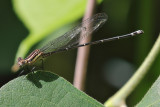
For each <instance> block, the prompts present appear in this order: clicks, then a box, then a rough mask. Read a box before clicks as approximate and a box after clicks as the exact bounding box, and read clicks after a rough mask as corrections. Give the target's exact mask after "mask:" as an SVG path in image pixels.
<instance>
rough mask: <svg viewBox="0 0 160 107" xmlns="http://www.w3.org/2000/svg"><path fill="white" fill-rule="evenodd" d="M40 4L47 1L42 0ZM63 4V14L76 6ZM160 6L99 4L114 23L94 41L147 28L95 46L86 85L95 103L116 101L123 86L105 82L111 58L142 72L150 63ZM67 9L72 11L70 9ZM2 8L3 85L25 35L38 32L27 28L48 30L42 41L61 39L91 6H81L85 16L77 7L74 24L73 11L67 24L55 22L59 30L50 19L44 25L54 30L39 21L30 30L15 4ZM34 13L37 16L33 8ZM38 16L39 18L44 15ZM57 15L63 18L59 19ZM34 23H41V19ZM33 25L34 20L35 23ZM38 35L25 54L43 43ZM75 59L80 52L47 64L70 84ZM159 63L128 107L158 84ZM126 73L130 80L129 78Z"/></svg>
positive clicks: (111, 0)
mask: <svg viewBox="0 0 160 107" xmlns="http://www.w3.org/2000/svg"><path fill="white" fill-rule="evenodd" d="M15 1H16V0H15ZM19 1H20V0H19ZM82 1H83V0H82ZM26 2H29V1H26ZM59 2H60V1H59ZM75 2H77V1H75ZM39 3H41V1H40V2H39ZM63 3H65V2H63V1H62V3H60V4H59V6H58V5H56V7H57V8H60V9H62V10H61V11H63V10H64V11H65V10H66V12H67V10H68V8H70V6H69V5H68V3H69V2H67V3H66V4H64V5H61V4H63ZM83 3H84V1H83ZM26 4H27V3H26ZM84 4H85V3H84ZM159 4H160V1H152V0H149V1H146V0H141V1H138V0H129V1H128V0H121V1H119V0H104V1H103V2H102V4H100V5H99V6H97V10H96V12H97V13H98V12H105V13H107V15H108V18H109V19H108V21H107V23H106V24H105V25H104V27H102V28H101V29H100V30H99V31H98V32H97V33H95V36H94V37H93V40H98V39H102V38H107V37H111V36H115V35H120V34H125V33H129V32H132V31H134V30H137V29H142V30H144V32H145V34H143V35H142V36H138V37H135V38H129V39H126V40H120V41H115V42H110V43H105V44H102V45H96V46H92V48H91V55H90V59H89V67H88V75H87V83H86V93H87V94H89V95H90V96H92V97H94V98H95V99H97V100H98V101H101V102H102V103H103V102H104V101H106V98H107V97H110V96H111V95H112V94H113V93H115V92H116V91H117V90H118V87H114V86H113V85H112V84H109V83H108V82H107V81H105V79H103V68H104V66H105V63H106V62H107V61H109V60H112V58H114V59H115V58H118V59H123V60H126V61H127V62H129V63H131V64H132V65H133V66H134V67H135V68H138V67H139V66H140V64H141V62H142V61H143V60H144V58H145V57H146V55H147V54H148V52H149V51H150V49H151V47H152V45H153V43H154V41H155V40H156V38H157V36H158V34H159V28H160V26H159V23H160V21H159V17H160V14H159ZM17 5H18V4H17ZM50 5H51V4H50ZM54 5H55V4H53V7H51V8H54ZM65 5H66V8H65V7H64V6H65ZM77 5H78V4H77ZM33 7H34V6H33V5H31V7H30V9H32V8H33ZM42 7H43V5H42ZM67 7H68V8H67ZM0 8H1V9H0V14H1V17H0V21H1V24H0V35H1V36H0V41H1V42H0V46H1V53H0V56H1V60H0V73H1V74H0V77H1V85H2V84H4V83H6V82H7V81H9V80H10V78H11V76H10V75H11V73H10V67H11V65H12V64H13V63H14V58H15V54H16V52H17V49H18V46H19V44H20V42H21V41H22V40H23V39H24V38H25V37H27V35H28V34H30V35H31V33H32V32H30V31H28V30H27V29H32V30H31V31H34V32H36V33H37V32H38V31H40V32H41V30H42V32H41V33H43V34H42V35H43V36H42V35H41V37H40V39H42V38H44V37H45V36H48V35H51V36H49V37H47V38H48V39H51V38H53V36H54V37H58V36H60V35H61V34H63V33H64V32H66V31H67V30H68V29H70V28H71V25H66V26H65V27H64V24H68V23H71V22H72V21H75V20H77V19H78V18H80V17H81V16H82V14H83V12H84V9H85V7H84V6H82V7H81V8H83V12H82V11H81V12H80V10H79V9H77V8H78V6H77V7H75V9H74V10H70V11H74V12H73V14H74V15H75V17H72V18H71V19H72V20H71V19H70V20H69V19H65V18H69V17H71V16H70V14H72V13H69V12H70V11H69V10H68V13H66V14H64V16H63V18H64V19H65V20H63V21H62V22H57V20H56V19H55V20H56V23H57V24H58V23H59V25H56V27H53V26H54V25H53V23H55V21H53V23H49V20H50V19H48V20H47V22H48V23H44V22H43V21H42V24H51V26H50V27H49V28H48V29H49V30H47V31H43V26H41V25H38V23H36V22H35V24H34V25H31V24H26V26H27V28H25V26H24V25H23V23H22V22H21V21H20V20H19V19H18V18H17V15H16V14H15V13H14V11H13V7H12V3H11V1H7V0H1V1H0ZM14 8H15V7H14ZM16 8H18V6H16ZM23 8H25V7H23ZM38 8H39V7H38ZM30 11H31V12H32V10H30ZM33 12H34V11H33ZM55 12H56V13H58V14H61V12H60V11H57V10H56V11H55ZM76 12H79V15H76V14H78V13H76ZM28 14H30V13H28ZM62 15H63V14H62ZM36 16H37V17H38V15H36ZM51 16H52V15H51ZM19 17H22V16H19ZM28 17H30V16H28ZM43 17H46V16H42V17H41V18H43ZM56 17H58V16H57V15H56ZM58 18H59V17H58ZM73 18H74V19H73ZM60 19H61V18H60ZM34 20H37V21H39V20H38V19H34ZM44 21H45V20H44ZM23 22H24V21H23ZM30 22H34V21H33V20H32V21H30ZM39 22H41V21H39ZM62 23H63V25H62ZM34 26H38V28H37V29H35V30H33V29H34V28H33V27H34ZM62 26H63V28H62ZM53 28H54V29H53ZM51 29H52V30H51ZM64 29H65V30H64ZM55 31H60V33H59V34H57V33H55ZM38 35H39V34H38V33H37V34H35V35H34V33H32V35H31V36H32V37H33V38H37V36H38ZM29 37H30V36H28V37H27V38H29ZM32 37H31V38H29V39H28V41H29V43H28V45H29V48H28V49H25V48H24V51H26V52H25V54H26V53H27V52H28V51H29V49H30V48H31V46H32V45H33V43H34V44H35V43H37V42H38V41H39V40H40V39H37V40H32V39H33V38H32ZM33 49H35V47H33ZM33 49H31V50H30V51H32V50H33ZM25 54H24V55H25ZM75 56H76V52H75V50H71V51H69V52H65V53H60V54H55V55H53V56H51V57H50V58H48V59H47V60H46V66H50V68H49V70H50V69H51V70H52V71H54V72H56V73H58V74H60V75H62V76H63V77H65V78H67V79H68V80H69V81H71V82H72V79H73V73H74V66H75ZM159 59H160V56H159V57H158V58H157V60H156V61H155V64H154V65H153V66H152V68H151V70H150V71H149V73H148V75H147V76H146V77H145V78H144V79H143V81H142V82H141V83H140V85H139V86H138V87H137V88H136V89H135V91H134V92H133V93H132V94H131V95H130V97H129V98H128V100H127V104H128V106H133V105H135V104H137V103H138V102H139V101H140V100H141V98H142V97H143V96H144V94H145V93H146V91H147V90H148V89H149V87H150V86H151V85H152V83H153V82H154V81H155V79H156V78H157V77H158V75H159V73H160V72H159V71H160V70H159V64H160V60H159ZM115 67H116V66H115ZM106 72H107V71H106ZM128 72H130V71H128ZM121 75H123V76H126V75H124V74H121ZM9 77H10V78H9ZM12 78H13V77H12ZM119 88H120V87H119Z"/></svg>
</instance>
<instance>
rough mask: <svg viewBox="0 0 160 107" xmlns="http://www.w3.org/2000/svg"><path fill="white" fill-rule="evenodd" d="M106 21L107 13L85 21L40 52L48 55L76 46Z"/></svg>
mask: <svg viewBox="0 0 160 107" xmlns="http://www.w3.org/2000/svg"><path fill="white" fill-rule="evenodd" d="M106 20H107V15H106V14H105V13H98V14H96V15H94V16H93V17H92V18H89V19H87V20H84V21H83V22H82V23H81V24H79V25H78V26H76V27H75V28H73V29H72V30H70V31H69V32H67V33H65V34H64V35H62V36H60V37H58V38H56V39H54V40H53V41H50V42H49V43H48V44H46V45H45V46H44V47H42V48H41V49H40V50H41V51H42V52H44V53H48V52H53V51H58V50H61V49H65V48H69V47H72V46H76V45H78V43H79V42H80V41H81V40H82V39H83V38H85V37H87V36H88V35H90V34H91V33H92V32H93V31H95V30H97V29H98V28H100V27H101V26H102V25H103V24H104V23H105V22H106ZM88 26H89V27H88ZM81 32H83V33H82V35H80V34H81Z"/></svg>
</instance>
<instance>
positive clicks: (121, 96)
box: [104, 35, 160, 107]
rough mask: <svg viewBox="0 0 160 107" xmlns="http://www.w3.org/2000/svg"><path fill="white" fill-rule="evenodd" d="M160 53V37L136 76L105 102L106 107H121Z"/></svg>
mask: <svg viewBox="0 0 160 107" xmlns="http://www.w3.org/2000/svg"><path fill="white" fill-rule="evenodd" d="M159 51H160V35H159V37H158V39H157V40H156V42H155V44H154V46H153V48H152V49H151V51H150V53H149V54H148V56H147V57H146V59H145V60H144V62H143V63H142V64H141V66H140V67H139V69H138V70H137V71H136V72H135V74H134V75H133V76H132V77H131V79H130V80H129V81H128V82H127V83H126V84H125V85H124V86H123V87H122V88H121V89H120V90H119V91H118V92H117V93H116V94H115V95H113V96H112V97H111V98H109V100H108V101H106V102H105V104H104V105H105V106H106V107H108V106H109V107H110V106H121V104H122V103H123V102H125V100H126V98H127V97H128V96H129V95H130V94H131V92H132V91H133V90H134V89H135V87H136V86H137V85H138V84H139V83H140V81H141V80H142V79H143V77H144V76H145V74H146V73H147V72H148V71H149V68H150V67H151V66H152V64H153V62H154V61H155V59H156V57H157V56H158V54H159Z"/></svg>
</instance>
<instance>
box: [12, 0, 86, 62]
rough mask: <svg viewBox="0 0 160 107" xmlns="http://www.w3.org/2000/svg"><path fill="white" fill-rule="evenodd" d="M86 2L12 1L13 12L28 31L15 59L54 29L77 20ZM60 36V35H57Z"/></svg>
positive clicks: (63, 0)
mask: <svg viewBox="0 0 160 107" xmlns="http://www.w3.org/2000/svg"><path fill="white" fill-rule="evenodd" d="M86 2H87V1H86V0H69V1H68V0H34V1H33V0H13V6H14V10H15V12H16V13H17V15H18V16H19V18H20V19H21V20H22V21H23V23H24V24H25V26H26V27H27V28H28V30H29V32H30V33H29V35H28V37H27V38H26V39H25V40H23V41H22V43H21V44H20V47H19V50H18V52H17V55H16V59H17V57H19V56H21V57H24V56H25V55H26V54H27V52H28V51H29V49H30V48H31V47H32V46H33V45H34V44H36V43H37V42H39V41H40V40H42V39H43V38H44V37H46V36H47V35H49V34H50V33H52V32H54V31H55V30H56V29H58V28H60V27H62V26H64V25H65V24H67V23H71V22H73V21H75V20H77V19H79V18H80V17H81V16H82V15H83V13H84V10H85V7H86ZM59 36H60V35H59Z"/></svg>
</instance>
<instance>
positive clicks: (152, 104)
mask: <svg viewBox="0 0 160 107" xmlns="http://www.w3.org/2000/svg"><path fill="white" fill-rule="evenodd" d="M159 105H160V76H159V78H158V79H157V80H156V82H155V83H154V84H153V85H152V87H151V88H150V89H149V91H148V92H147V94H146V95H145V96H144V98H143V99H142V100H141V101H140V102H139V104H137V106H136V107H159Z"/></svg>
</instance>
